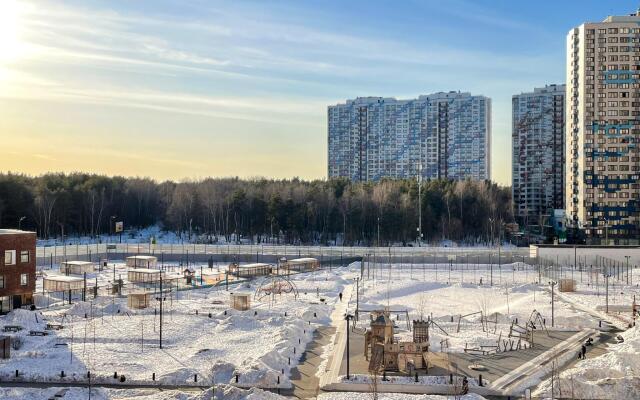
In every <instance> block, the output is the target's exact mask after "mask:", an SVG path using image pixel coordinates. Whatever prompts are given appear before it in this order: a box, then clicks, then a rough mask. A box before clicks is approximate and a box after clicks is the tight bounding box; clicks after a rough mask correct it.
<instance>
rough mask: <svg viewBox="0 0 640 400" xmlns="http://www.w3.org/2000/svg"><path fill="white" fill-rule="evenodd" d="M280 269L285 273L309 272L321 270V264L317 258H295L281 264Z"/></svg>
mask: <svg viewBox="0 0 640 400" xmlns="http://www.w3.org/2000/svg"><path fill="white" fill-rule="evenodd" d="M280 268H282V269H284V270H285V271H297V272H309V271H314V270H316V269H318V268H320V262H319V261H318V259H317V258H311V257H303V258H294V259H292V260H287V261H283V262H282V263H281V264H280Z"/></svg>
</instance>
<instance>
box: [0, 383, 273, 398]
mask: <svg viewBox="0 0 640 400" xmlns="http://www.w3.org/2000/svg"><path fill="white" fill-rule="evenodd" d="M54 396H56V397H55V398H60V399H64V400H86V399H88V398H89V389H88V388H60V387H53V388H47V389H30V388H1V387H0V398H2V399H6V400H41V399H48V398H53V397H54ZM58 396H59V397H58ZM91 398H92V399H96V400H223V399H224V400H284V399H285V397H282V396H279V395H277V394H274V393H271V392H266V391H263V390H261V389H257V388H251V389H248V390H244V389H240V388H237V387H233V386H229V385H216V387H215V390H214V389H207V390H203V391H189V392H186V391H179V390H162V391H160V390H157V389H103V388H91Z"/></svg>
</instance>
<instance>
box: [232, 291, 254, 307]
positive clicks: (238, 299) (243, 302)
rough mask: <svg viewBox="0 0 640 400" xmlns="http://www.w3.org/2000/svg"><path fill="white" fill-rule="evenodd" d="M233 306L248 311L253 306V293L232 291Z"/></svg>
mask: <svg viewBox="0 0 640 400" xmlns="http://www.w3.org/2000/svg"><path fill="white" fill-rule="evenodd" d="M230 301H231V308H233V309H234V310H238V311H246V310H248V309H249V308H251V295H250V294H247V293H231V295H230Z"/></svg>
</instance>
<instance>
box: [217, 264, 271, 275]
mask: <svg viewBox="0 0 640 400" xmlns="http://www.w3.org/2000/svg"><path fill="white" fill-rule="evenodd" d="M227 270H228V271H229V274H230V275H233V276H236V277H238V278H253V277H256V276H264V275H270V274H271V272H272V270H273V266H272V265H271V264H265V263H253V264H238V263H231V264H229V267H228V268H227Z"/></svg>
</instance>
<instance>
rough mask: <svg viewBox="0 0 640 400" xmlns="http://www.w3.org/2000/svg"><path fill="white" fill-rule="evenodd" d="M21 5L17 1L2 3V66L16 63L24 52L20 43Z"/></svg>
mask: <svg viewBox="0 0 640 400" xmlns="http://www.w3.org/2000/svg"><path fill="white" fill-rule="evenodd" d="M20 9H21V7H20V4H19V3H18V2H17V1H16V0H2V1H0V65H2V64H9V63H11V62H13V61H16V60H17V59H19V58H20V56H21V55H22V54H23V52H24V47H25V46H24V44H23V43H22V42H21V41H20V14H21V13H20Z"/></svg>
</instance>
